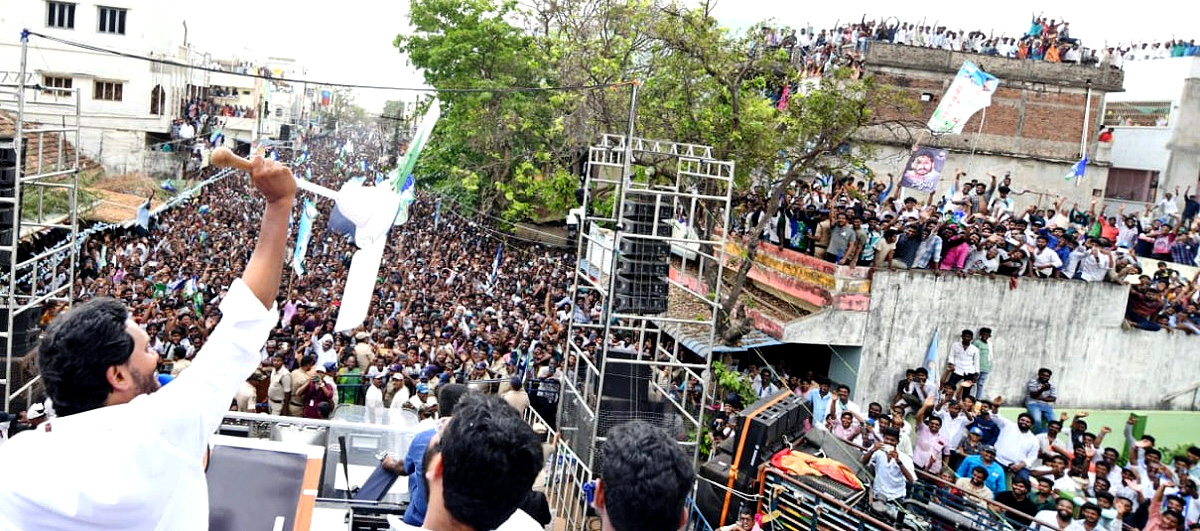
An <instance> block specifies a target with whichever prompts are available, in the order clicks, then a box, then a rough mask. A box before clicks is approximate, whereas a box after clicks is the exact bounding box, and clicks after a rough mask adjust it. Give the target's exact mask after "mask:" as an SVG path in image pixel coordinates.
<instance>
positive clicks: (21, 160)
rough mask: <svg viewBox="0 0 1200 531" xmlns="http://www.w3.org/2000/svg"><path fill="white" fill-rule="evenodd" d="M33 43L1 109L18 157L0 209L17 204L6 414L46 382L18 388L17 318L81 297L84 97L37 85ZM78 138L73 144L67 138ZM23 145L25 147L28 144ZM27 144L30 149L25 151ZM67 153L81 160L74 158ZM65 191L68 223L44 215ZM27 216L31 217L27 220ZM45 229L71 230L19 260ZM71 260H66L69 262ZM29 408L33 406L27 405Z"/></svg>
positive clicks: (3, 277)
mask: <svg viewBox="0 0 1200 531" xmlns="http://www.w3.org/2000/svg"><path fill="white" fill-rule="evenodd" d="M28 46H29V43H28V37H27V36H26V35H22V38H21V70H20V73H19V75H18V76H17V79H16V80H15V81H16V83H11V82H7V78H5V80H6V82H5V83H0V110H6V111H9V112H15V114H16V121H15V124H14V135H13V148H14V149H15V150H16V155H17V164H16V170H17V179H16V181H15V184H14V186H13V195H12V197H0V204H11V205H13V220H12V223H11V225H9V226H6V227H4V228H11V229H12V234H13V238H12V242H11V245H0V250H4V251H7V252H8V253H9V254H8V261H7V262H6V263H4V264H2V265H0V267H3V268H4V271H2V272H0V291H2V292H3V293H2V295H0V296H2V297H3V301H4V304H5V307H6V308H7V309H8V311H7V312H5V313H6V314H7V316H6V317H5V319H4V320H3V321H2V326H3V329H0V340H2V341H3V342H4V345H5V347H7V350H6V352H8V355H7V356H5V357H4V361H3V363H4V375H3V376H4V378H3V380H0V386H2V387H3V389H4V391H3V410H4V411H9V408H10V407H11V404H12V401H13V398H14V397H15V396H18V395H20V394H21V393H28V394H27V397H26V398H27V399H26V403H28V402H29V401H30V399H31V398H32V390H33V386H34V384H36V383H37V382H38V381H39V380H40V376H35V377H34V378H33V379H31V380H30V381H28V382H26V383H25V384H24V385H23V386H21V387H20V388H19V389H14V383H15V382H13V361H14V357H19V356H23V355H24V354H25V353H24V352H21V353H14V352H13V351H12V349H13V339H14V335H16V334H15V333H14V331H13V324H14V322H15V321H16V319H17V317H18V316H19V315H21V314H23V313H25V312H28V311H30V310H33V309H35V308H37V307H39V306H41V305H42V304H44V303H45V302H47V301H60V302H66V303H67V304H70V303H71V301H72V300H73V299H74V289H75V271H76V267H77V265H78V264H77V262H78V257H79V248H78V245H77V240H78V235H79V219H78V201H79V189H78V188H79V140H80V138H79V134H80V127H79V118H80V109H79V101H80V92H79V89H78V88H70V89H59V88H50V87H41V86H39V84H38V83H36V82H35V80H34V76H33V75H32V74H31V73H30V72H28V71H27V63H28V61H27V58H28ZM27 114H36V115H39V116H46V115H52V116H56V117H58V121H59V123H58V124H54V125H46V126H41V125H35V126H33V127H28V126H27V124H26V123H25V120H26V115H27ZM68 135H72V137H73V138H72V139H71V140H69V141H68V139H67V136H68ZM23 139H24V142H22V140H23ZM26 143H27V145H25V144H26ZM51 143H53V144H54V147H55V148H56V149H57V157H56V159H55V160H53V161H50V162H49V163H48V162H47V160H46V157H45V156H44V153H45V152H46V149H47V148H48V147H50V144H51ZM68 147H70V148H72V149H73V150H74V154H73V155H71V156H68V155H67V150H68ZM26 148H28V150H29V152H33V153H36V157H37V159H36V164H35V165H29V166H27V164H26V156H27V153H26ZM48 190H49V191H55V190H61V191H62V192H65V193H66V194H67V197H68V212H67V214H66V217H67V219H68V221H69V222H68V223H62V222H61V220H52V219H51V218H50V217H49V213H47V212H45V209H44V206H45V199H46V193H47V191H48ZM25 192H33V193H35V194H37V207H36V210H35V211H34V212H26V211H25V208H24V207H23V205H22V198H23V197H24V195H25ZM26 218H28V219H26ZM44 228H59V229H65V230H67V231H69V234H67V235H66V236H65V237H64V238H63V239H62V240H61V241H60V242H59V243H57V244H55V245H54V246H53V247H50V248H49V249H46V250H44V251H42V252H39V253H36V254H35V255H34V256H31V257H29V258H26V259H24V260H21V259H20V257H18V255H17V249H18V247H19V246H20V242H21V237H22V236H24V235H25V233H26V232H29V233H32V232H34V231H36V230H39V229H44ZM64 255H65V257H64ZM64 258H65V260H66V261H67V282H66V283H65V284H63V285H61V286H57V287H53V288H50V287H47V288H46V289H39V288H38V285H37V280H38V276H40V275H41V274H42V273H43V272H45V271H47V270H49V271H51V272H53V271H55V270H56V269H57V267H58V266H59V265H61V264H62V263H63V261H64ZM26 405H28V404H26Z"/></svg>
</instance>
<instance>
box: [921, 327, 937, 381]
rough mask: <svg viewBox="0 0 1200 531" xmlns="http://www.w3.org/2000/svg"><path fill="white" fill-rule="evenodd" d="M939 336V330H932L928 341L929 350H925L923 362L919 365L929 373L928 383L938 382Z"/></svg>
mask: <svg viewBox="0 0 1200 531" xmlns="http://www.w3.org/2000/svg"><path fill="white" fill-rule="evenodd" d="M940 335H941V330H939V329H937V328H934V329H933V339H931V340H929V348H928V349H927V350H925V361H924V362H923V363H921V366H922V367H925V370H927V371H929V381H931V382H937V381H940V380H938V336H940Z"/></svg>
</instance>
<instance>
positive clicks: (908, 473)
mask: <svg viewBox="0 0 1200 531" xmlns="http://www.w3.org/2000/svg"><path fill="white" fill-rule="evenodd" d="M880 432H881V434H882V436H883V440H882V441H876V442H875V445H874V446H872V447H871V450H870V451H868V452H867V453H866V454H865V455H863V457H862V463H863V465H866V466H870V467H872V468H874V469H875V475H874V478H873V481H872V482H871V509H872V510H873V511H875V512H877V513H880V514H885V515H889V516H891V517H893V518H895V516H896V514H897V513H898V509H897V508H896V507H895V503H894V502H895V501H896V500H899V499H901V498H903V497H904V496H905V495H906V494H908V484H909V483H910V482H913V481H916V480H915V479H914V478H915V477H916V475H915V474H916V473H915V472H914V471H913V463H912V458H911V457H909V456H907V455H904V454H902V453H900V452H899V451H898V450H897V449H896V445H898V444H900V432H899V431H897V430H896V429H895V428H883V429H881V430H880Z"/></svg>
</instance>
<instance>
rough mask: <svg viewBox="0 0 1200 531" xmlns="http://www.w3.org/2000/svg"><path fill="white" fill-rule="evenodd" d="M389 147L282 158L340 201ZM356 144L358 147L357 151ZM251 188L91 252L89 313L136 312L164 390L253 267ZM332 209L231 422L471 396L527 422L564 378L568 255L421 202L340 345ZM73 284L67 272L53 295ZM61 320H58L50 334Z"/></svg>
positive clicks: (345, 250)
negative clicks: (441, 393) (442, 389)
mask: <svg viewBox="0 0 1200 531" xmlns="http://www.w3.org/2000/svg"><path fill="white" fill-rule="evenodd" d="M344 131H345V130H344ZM381 140H382V139H381V137H380V136H379V135H378V133H377V132H373V131H370V130H367V129H355V130H350V131H348V132H344V134H342V135H339V136H338V137H337V138H334V137H332V136H329V137H324V138H319V139H313V140H311V141H310V142H308V143H307V145H308V154H307V155H303V156H302V155H300V154H299V153H296V154H291V153H281V154H278V156H279V158H280V159H281V160H284V159H288V157H295V158H298V159H300V160H302V161H304V162H303V163H302V164H300V166H298V167H297V169H296V171H297V174H301V173H302V172H303V173H305V174H311V178H312V179H313V180H314V181H317V182H319V183H321V184H324V185H327V186H330V187H332V188H335V189H336V188H338V187H339V185H340V182H341V181H344V180H345V179H347V178H349V177H350V176H351V174H353V173H357V170H358V169H360V168H362V167H363V166H366V167H368V168H369V169H372V168H374V167H375V164H376V163H377V161H379V160H380V159H381V158H382V155H383V153H382V149H383V148H382V143H381ZM348 143H349V144H352V145H353V146H355V147H354V148H352V149H349V150H347V149H345V146H346V145H347V144H348ZM360 159H361V161H360ZM289 160H290V159H289ZM211 172H212V170H211V169H210V170H206V172H205V174H204V175H202V176H201V177H206V176H208V175H210V174H211ZM368 181H371V180H370V179H368ZM248 186H249V184H248V183H247V182H245V181H244V180H243V179H237V178H225V179H223V180H220V181H218V182H216V183H213V184H211V185H209V186H207V187H205V188H203V189H201V190H199V191H198V193H197V194H196V195H195V197H194V198H193V199H192V200H191V201H190V202H186V203H183V204H181V205H179V206H178V207H176V208H173V209H169V210H167V211H164V212H163V213H161V214H160V215H159V216H158V217H157V219H155V220H154V222H153V223H152V224H151V226H150V230H149V233H146V232H143V231H140V230H138V229H137V228H136V227H135V228H133V229H131V230H116V231H108V232H103V233H98V234H96V235H93V236H92V237H90V238H89V239H88V240H87V241H85V242H84V244H83V248H82V250H81V256H80V269H79V272H78V275H76V286H75V293H76V297H77V302H85V301H87V300H90V299H93V298H96V297H103V296H111V297H116V298H118V299H120V300H122V301H124V302H126V303H127V304H128V305H129V307H130V308H131V311H132V313H133V315H134V316H135V317H136V318H137V320H138V321H139V322H140V323H142V324H143V325H144V326H145V327H146V329H147V332H148V333H149V334H150V343H149V344H150V348H152V349H153V350H154V351H155V352H157V353H159V355H160V356H161V363H160V366H159V372H160V373H161V374H162V375H164V378H168V377H173V376H178V375H179V374H180V373H182V372H183V371H186V370H187V368H188V366H189V365H190V364H191V362H192V360H193V359H194V357H195V355H196V353H197V352H199V351H200V349H201V347H202V346H203V345H204V343H205V341H206V340H207V337H208V335H209V333H210V332H211V331H212V329H213V327H214V326H215V325H216V323H217V322H218V320H219V319H218V317H219V315H218V312H217V306H218V304H219V302H220V301H221V300H222V297H223V296H224V293H223V291H222V288H221V287H222V286H226V285H228V284H229V282H230V281H231V280H232V279H233V277H234V275H235V274H236V273H237V272H238V271H239V267H238V264H240V263H242V262H244V261H245V259H246V257H247V256H248V253H249V252H250V246H249V245H248V244H247V242H248V241H250V240H251V239H252V238H253V237H254V231H253V230H252V228H251V226H250V225H249V223H251V222H252V221H253V218H252V216H251V215H250V213H251V212H252V211H253V210H254V209H255V208H257V207H256V205H255V199H253V198H252V196H251V195H250V194H248V193H247V187H248ZM318 205H319V207H320V208H319V210H320V211H321V212H322V214H321V215H320V218H319V220H318V221H317V222H316V223H315V224H314V228H313V231H314V232H313V237H312V240H311V243H310V244H309V246H308V253H307V258H306V259H305V261H304V262H303V264H304V269H305V270H306V273H305V274H304V275H303V276H298V275H295V274H294V273H291V274H290V275H291V276H290V277H288V278H287V280H286V289H285V290H284V291H282V292H281V296H280V299H281V300H280V301H279V304H280V308H281V309H282V314H283V315H282V318H281V320H280V323H279V324H278V326H277V327H276V328H275V329H274V330H273V331H272V332H271V335H270V339H269V340H268V341H267V343H266V345H265V346H264V348H263V351H262V366H261V368H260V370H259V371H258V372H256V373H255V375H254V376H252V377H251V378H250V380H248V381H247V382H246V385H245V386H244V388H243V390H242V392H240V393H239V395H238V397H237V398H236V399H235V400H234V402H233V404H231V407H235V408H237V409H241V410H244V411H256V410H261V411H269V412H271V413H275V414H282V415H293V416H304V417H310V418H327V417H329V415H330V414H331V412H332V411H333V410H334V409H335V408H336V407H337V405H338V404H343V403H349V404H357V405H363V406H366V407H367V409H368V411H369V415H370V416H371V418H372V419H373V420H376V421H379V422H382V421H383V419H384V411H387V410H393V409H408V410H411V411H412V412H413V413H415V414H417V415H418V416H419V417H421V418H427V417H429V416H432V415H433V414H434V413H435V412H436V408H437V406H436V398H434V397H435V396H436V391H437V388H438V386H439V385H442V384H445V383H451V382H464V383H465V382H471V386H472V387H473V388H476V389H478V390H480V391H483V392H490V393H496V394H499V395H501V396H503V397H504V398H505V399H506V400H508V401H509V402H510V403H512V404H513V405H514V407H518V408H519V409H521V410H524V408H525V407H528V405H529V402H530V396H529V395H528V394H527V392H526V391H525V389H526V388H527V387H530V385H529V384H531V383H533V381H535V380H553V379H556V378H560V377H561V376H562V374H563V371H564V365H566V364H567V361H568V360H567V359H566V358H565V356H564V341H565V340H566V336H567V333H566V330H567V321H568V319H570V318H571V317H573V316H574V313H573V312H570V311H568V307H569V303H570V298H569V297H567V296H566V294H567V289H568V288H569V278H570V273H571V266H572V264H571V261H570V258H569V256H568V254H567V253H566V252H564V251H560V250H551V249H548V248H544V247H541V246H538V245H529V244H525V243H523V242H519V241H507V240H508V238H507V237H506V236H505V235H504V234H503V233H501V232H499V231H497V230H495V229H494V228H492V227H491V226H490V225H489V224H487V223H484V222H482V221H483V220H482V219H480V220H479V221H480V222H477V221H476V220H474V219H471V218H468V217H464V216H462V215H460V214H458V213H456V212H454V211H452V210H451V209H449V208H447V209H445V210H442V209H440V207H439V206H438V204H437V202H436V201H434V200H433V199H432V198H431V197H429V196H426V195H424V194H423V193H422V194H420V195H419V198H418V200H417V201H416V202H415V203H414V204H413V206H412V213H411V216H410V220H409V221H408V222H407V223H406V224H405V225H402V226H400V227H397V228H395V229H393V232H392V234H391V237H390V238H389V245H388V248H387V250H386V252H385V254H384V259H383V262H382V264H383V265H382V267H381V269H380V272H379V276H380V281H379V283H378V284H377V286H376V289H375V293H374V294H373V302H372V306H371V309H370V312H369V317H368V319H367V320H366V322H364V323H362V325H361V326H359V327H357V328H355V329H353V330H346V331H341V332H338V331H335V330H334V329H333V328H334V324H335V321H336V319H337V311H338V307H339V304H340V300H339V299H340V298H341V295H342V287H343V286H344V285H345V279H346V274H347V271H348V268H349V264H350V259H351V257H352V256H353V252H354V247H353V243H351V241H350V239H349V238H348V237H346V236H344V235H343V234H339V233H338V232H336V231H335V230H333V228H331V227H330V224H329V223H328V222H327V221H326V220H328V219H329V217H328V216H329V213H330V211H331V210H332V203H320V202H319V203H318ZM298 210H299V207H297V212H296V217H297V218H298V217H299V212H298ZM165 235H170V237H165ZM293 240H294V238H293ZM293 244H294V241H293ZM501 245H503V251H501V252H500V256H501V259H500V261H499V262H498V264H495V268H493V265H494V263H493V260H494V258H495V257H496V256H497V248H498V247H500V246H501ZM198 251H200V252H198ZM289 256H290V255H289ZM65 278H66V277H65V271H64V270H62V268H59V270H57V271H52V272H47V274H46V278H45V279H42V280H41V282H42V283H43V284H44V285H45V286H50V285H52V283H54V282H59V281H63V280H64V279H65ZM597 308H598V307H597ZM60 309H61V308H60V307H50V308H47V311H46V312H45V314H44V317H43V319H44V320H47V321H48V320H49V319H50V318H52V317H53V315H55V314H56V313H57V311H59V310H60ZM589 309H590V308H589ZM597 311H598V310H597ZM583 313H586V314H590V313H591V312H590V311H589V312H583ZM168 375H169V376H168ZM537 393H542V394H545V395H547V396H545V398H546V399H547V400H549V401H556V400H557V396H556V394H557V386H556V385H540V386H538V387H537V389H536V390H535V396H537Z"/></svg>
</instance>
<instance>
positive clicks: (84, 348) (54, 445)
mask: <svg viewBox="0 0 1200 531" xmlns="http://www.w3.org/2000/svg"><path fill="white" fill-rule="evenodd" d="M251 164H252V168H251V171H250V175H251V181H252V182H253V184H254V187H255V188H257V189H258V191H259V192H260V193H261V194H262V196H263V198H264V199H265V203H266V209H265V212H264V213H263V216H262V221H261V225H260V228H259V231H258V241H257V243H256V244H255V247H254V253H253V254H252V255H251V257H250V261H249V263H247V264H246V269H245V271H244V272H243V273H242V277H241V278H240V279H238V280H235V281H234V282H233V284H232V285H230V286H229V289H228V292H227V293H226V294H225V295H224V297H223V300H222V301H221V313H222V318H221V322H220V324H219V325H217V327H216V329H215V330H213V332H212V334H211V335H209V337H208V341H207V343H206V344H205V345H204V347H203V350H204V352H203V355H200V356H197V357H196V361H195V362H194V363H192V365H191V367H189V368H188V370H187V371H184V372H183V373H182V374H180V375H179V378H176V379H175V380H174V381H172V382H171V385H168V386H166V387H163V388H162V389H161V390H159V383H158V378H157V374H156V372H155V370H156V368H157V366H158V362H159V356H158V353H156V352H155V351H154V350H153V349H151V348H150V347H149V341H150V336H149V335H148V334H147V333H146V331H145V330H144V329H143V328H142V327H141V326H140V325H138V323H137V322H136V321H134V320H133V319H132V318H131V317H130V315H129V309H128V308H127V307H126V306H125V304H123V303H122V302H120V301H118V300H116V299H111V298H106V297H105V298H97V299H93V300H91V301H89V302H87V303H84V304H81V305H78V306H76V307H75V308H72V309H71V310H69V311H67V312H65V313H63V314H60V315H59V316H58V317H56V318H55V319H54V321H53V322H51V324H50V326H49V327H48V328H47V329H46V334H45V336H43V337H42V339H41V341H40V343H39V344H38V369H39V371H40V373H41V376H42V382H43V383H44V384H45V387H46V394H47V395H49V397H50V398H51V399H52V400H53V401H54V409H55V411H56V412H57V414H58V416H57V417H56V418H54V419H52V420H51V421H49V422H46V423H44V424H42V425H40V426H38V427H37V428H36V429H34V430H30V431H27V432H24V433H21V434H20V435H18V436H16V437H13V438H12V439H11V440H9V441H8V442H6V443H5V444H4V445H3V446H0V470H3V471H4V473H3V474H0V529H110V530H112V529H121V530H143V529H144V530H158V529H184V530H189V529H195V530H204V529H208V485H207V482H206V481H205V477H204V466H203V456H204V452H205V450H207V448H208V440H209V437H210V436H211V435H212V434H213V433H214V432H216V430H217V426H218V425H219V424H220V423H221V419H222V417H223V416H224V415H225V413H226V412H227V411H228V410H229V402H230V399H232V398H233V396H234V394H235V393H236V392H237V390H238V387H239V386H240V385H241V384H242V382H243V381H244V380H245V379H246V376H248V375H249V374H250V373H252V372H254V369H255V368H256V367H257V366H258V364H259V362H260V360H261V357H260V355H259V351H260V349H261V348H262V346H263V344H264V343H265V342H266V340H267V336H268V335H269V334H270V332H271V329H272V328H274V327H275V324H276V323H278V322H279V312H278V310H277V309H276V306H275V296H276V295H277V294H278V292H279V283H280V276H281V273H282V272H283V258H284V252H285V247H286V245H287V239H288V220H289V219H290V218H291V214H292V207H293V204H294V202H295V196H296V180H295V178H294V177H293V176H292V173H291V171H290V170H288V169H287V167H285V166H283V165H281V164H278V163H276V162H271V161H265V160H263V159H262V158H261V157H255V159H254V160H253V162H252V163H251ZM81 448H86V449H87V452H88V453H89V455H94V456H99V458H96V459H64V458H63V456H65V455H78V453H79V451H80V449H81Z"/></svg>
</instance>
